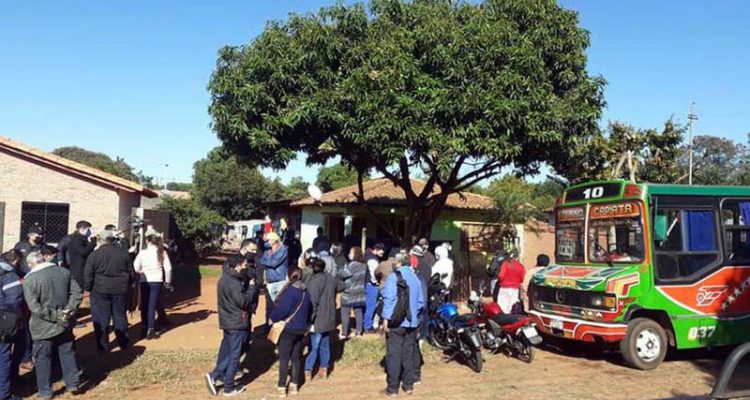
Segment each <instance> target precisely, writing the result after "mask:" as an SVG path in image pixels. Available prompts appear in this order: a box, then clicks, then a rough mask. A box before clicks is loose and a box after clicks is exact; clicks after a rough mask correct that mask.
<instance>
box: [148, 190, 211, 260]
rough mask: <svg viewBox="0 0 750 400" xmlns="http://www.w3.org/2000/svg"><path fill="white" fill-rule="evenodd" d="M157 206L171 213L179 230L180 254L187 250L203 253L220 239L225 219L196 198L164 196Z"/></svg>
mask: <svg viewBox="0 0 750 400" xmlns="http://www.w3.org/2000/svg"><path fill="white" fill-rule="evenodd" d="M158 208H159V209H160V210H164V211H168V212H169V213H170V214H171V215H172V218H173V219H174V222H175V224H176V225H177V229H178V230H179V234H178V236H177V240H178V244H179V246H180V249H181V252H182V254H185V251H188V250H195V251H198V252H199V253H204V252H206V251H207V250H210V249H212V248H213V247H215V246H217V244H218V242H219V240H220V239H221V233H222V230H223V226H224V224H225V222H226V221H225V220H224V218H222V216H221V215H219V213H217V212H216V211H213V210H211V209H208V208H206V207H205V206H203V205H201V204H200V203H199V202H198V201H196V200H193V199H190V200H185V199H176V198H172V197H165V198H164V201H163V202H162V203H161V204H160V205H159V207H158Z"/></svg>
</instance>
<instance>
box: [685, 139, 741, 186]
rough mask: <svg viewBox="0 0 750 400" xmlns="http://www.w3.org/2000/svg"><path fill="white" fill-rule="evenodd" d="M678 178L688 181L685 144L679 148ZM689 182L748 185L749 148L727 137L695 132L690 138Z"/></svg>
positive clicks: (697, 183) (686, 146)
mask: <svg viewBox="0 0 750 400" xmlns="http://www.w3.org/2000/svg"><path fill="white" fill-rule="evenodd" d="M678 168H679V173H680V178H679V179H678V182H677V183H683V184H684V183H687V182H688V168H689V166H688V144H687V143H685V144H684V145H683V146H682V148H681V156H680V159H679V166H678ZM693 184H696V185H750V148H748V145H747V144H744V143H737V142H735V141H733V140H731V139H727V138H723V137H718V136H710V135H699V136H695V137H694V138H693Z"/></svg>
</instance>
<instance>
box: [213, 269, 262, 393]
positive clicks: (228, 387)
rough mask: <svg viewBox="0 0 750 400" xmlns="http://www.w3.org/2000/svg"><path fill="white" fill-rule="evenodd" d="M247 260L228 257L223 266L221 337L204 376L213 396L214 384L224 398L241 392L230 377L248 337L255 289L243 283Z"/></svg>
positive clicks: (220, 311) (220, 294)
mask: <svg viewBox="0 0 750 400" xmlns="http://www.w3.org/2000/svg"><path fill="white" fill-rule="evenodd" d="M246 270H247V258H245V257H242V256H239V255H233V256H230V257H229V259H228V260H227V262H226V263H225V264H224V266H223V271H222V274H221V279H219V284H218V288H217V298H218V308H219V327H220V328H221V329H222V330H223V331H224V338H223V339H222V341H221V347H220V348H219V356H218V357H217V360H216V368H214V370H213V371H212V372H210V373H208V374H206V376H205V377H206V384H207V385H208V390H209V391H210V392H211V394H213V395H214V396H216V394H217V391H216V381H217V380H222V381H223V382H224V396H225V397H230V396H236V395H238V394H240V393H242V392H244V391H245V388H244V387H242V386H235V384H234V376H235V374H236V373H237V367H238V365H239V361H240V355H241V353H242V344H243V343H244V342H245V341H246V340H247V336H248V335H249V334H250V311H249V310H248V308H249V307H250V303H251V301H252V299H253V298H254V297H255V293H254V291H255V286H253V285H245V281H246V280H247V272H246Z"/></svg>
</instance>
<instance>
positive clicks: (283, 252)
mask: <svg viewBox="0 0 750 400" xmlns="http://www.w3.org/2000/svg"><path fill="white" fill-rule="evenodd" d="M266 239H267V240H268V245H269V249H268V251H266V252H265V253H263V256H262V257H261V259H260V265H261V266H262V267H263V270H265V272H266V315H271V311H273V302H274V301H275V300H276V296H278V295H279V293H280V292H281V290H282V289H284V286H286V283H287V269H288V267H289V252H288V251H287V248H286V246H284V244H283V243H281V240H280V238H279V235H277V234H276V233H274V232H271V233H269V234H267V235H266Z"/></svg>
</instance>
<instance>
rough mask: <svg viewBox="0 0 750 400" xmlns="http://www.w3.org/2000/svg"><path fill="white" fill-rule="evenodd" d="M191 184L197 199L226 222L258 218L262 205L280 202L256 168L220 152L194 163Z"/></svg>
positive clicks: (272, 188)
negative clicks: (226, 220) (275, 201)
mask: <svg viewBox="0 0 750 400" xmlns="http://www.w3.org/2000/svg"><path fill="white" fill-rule="evenodd" d="M193 184H194V186H193V193H194V195H195V197H196V199H197V200H198V201H199V202H200V203H202V204H203V205H205V206H206V207H208V208H210V209H212V210H215V211H217V212H218V213H219V214H220V215H221V216H222V217H224V218H226V219H228V220H242V219H248V218H253V217H260V216H262V215H263V209H264V207H263V203H264V202H267V201H274V200H279V199H280V198H281V196H279V193H278V191H277V190H276V189H275V187H274V186H273V185H271V182H269V180H268V179H266V177H264V176H263V174H261V173H260V171H258V169H257V168H253V167H250V166H248V165H245V164H241V163H238V162H237V159H236V158H235V157H234V156H233V155H228V154H224V152H222V150H221V148H216V149H213V150H211V151H210V152H209V153H208V156H206V158H204V159H202V160H200V161H198V162H196V163H195V165H194V175H193Z"/></svg>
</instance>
